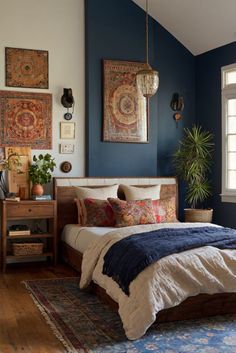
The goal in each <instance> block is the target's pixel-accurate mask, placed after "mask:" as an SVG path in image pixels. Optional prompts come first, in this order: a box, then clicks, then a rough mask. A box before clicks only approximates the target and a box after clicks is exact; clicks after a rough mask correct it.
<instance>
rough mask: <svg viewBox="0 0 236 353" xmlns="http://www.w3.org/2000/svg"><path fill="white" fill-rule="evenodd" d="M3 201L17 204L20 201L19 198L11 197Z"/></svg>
mask: <svg viewBox="0 0 236 353" xmlns="http://www.w3.org/2000/svg"><path fill="white" fill-rule="evenodd" d="M5 201H13V202H14V201H16V202H19V201H20V198H19V196H12V197H5Z"/></svg>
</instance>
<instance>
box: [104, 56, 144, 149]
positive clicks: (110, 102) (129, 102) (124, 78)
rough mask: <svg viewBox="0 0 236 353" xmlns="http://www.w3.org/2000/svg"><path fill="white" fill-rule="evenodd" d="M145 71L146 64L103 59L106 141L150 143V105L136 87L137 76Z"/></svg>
mask: <svg viewBox="0 0 236 353" xmlns="http://www.w3.org/2000/svg"><path fill="white" fill-rule="evenodd" d="M144 68H145V64H144V63H139V62H129V61H114V60H104V116H103V140H104V141H112V142H133V143H135V142H136V143H139V142H148V116H147V106H146V104H147V102H146V99H145V98H144V97H143V96H142V95H140V94H139V93H138V90H137V87H136V73H137V72H138V71H139V70H142V69H144Z"/></svg>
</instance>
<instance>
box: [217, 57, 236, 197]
mask: <svg viewBox="0 0 236 353" xmlns="http://www.w3.org/2000/svg"><path fill="white" fill-rule="evenodd" d="M221 73H222V76H221V77H222V194H221V200H222V201H223V202H236V64H233V65H229V66H224V67H222V69H221Z"/></svg>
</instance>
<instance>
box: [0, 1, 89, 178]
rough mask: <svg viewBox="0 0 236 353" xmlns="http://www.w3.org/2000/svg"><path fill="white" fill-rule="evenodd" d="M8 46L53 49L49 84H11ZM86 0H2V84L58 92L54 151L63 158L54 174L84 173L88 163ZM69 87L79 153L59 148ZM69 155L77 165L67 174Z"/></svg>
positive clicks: (20, 89) (0, 36)
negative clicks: (38, 86) (45, 87)
mask: <svg viewBox="0 0 236 353" xmlns="http://www.w3.org/2000/svg"><path fill="white" fill-rule="evenodd" d="M5 47H16V48H28V49H42V50H48V51H49V89H48V90H43V89H33V88H32V89H29V88H25V89H24V88H15V87H5ZM84 71H85V69H84V0H0V89H3V90H5V89H7V90H18V91H29V92H41V93H43V92H47V93H52V95H53V129H52V133H53V147H52V150H33V151H32V155H33V154H39V153H46V152H49V153H50V154H52V155H53V156H54V157H55V159H56V163H57V168H56V170H55V172H54V176H83V175H84V170H85V168H84V165H85V147H84V145H85V126H84V125H85V97H84V95H85V90H84V81H85V75H84ZM63 87H67V88H69V87H70V88H72V89H73V95H74V98H75V113H74V117H73V119H72V120H71V121H73V122H75V123H76V138H75V140H70V141H68V142H73V143H74V144H75V152H74V154H59V143H60V142H66V140H63V141H61V140H60V131H59V127H60V121H66V120H64V119H63V115H64V113H65V112H66V109H65V108H63V107H62V105H61V103H60V99H61V96H62V94H63ZM65 160H68V161H70V162H71V163H72V171H71V172H70V173H67V174H64V173H62V172H61V171H60V168H59V165H60V164H61V162H62V161H65Z"/></svg>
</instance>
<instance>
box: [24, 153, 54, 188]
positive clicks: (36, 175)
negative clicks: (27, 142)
mask: <svg viewBox="0 0 236 353" xmlns="http://www.w3.org/2000/svg"><path fill="white" fill-rule="evenodd" d="M54 167H56V163H55V160H54V158H53V157H52V156H51V155H50V154H49V153H46V154H45V155H42V154H40V155H39V156H38V157H36V156H34V157H33V163H32V164H31V166H30V167H29V179H30V180H31V181H32V183H33V184H41V185H43V184H47V183H49V182H50V181H51V179H52V175H51V173H52V172H53V171H54Z"/></svg>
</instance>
